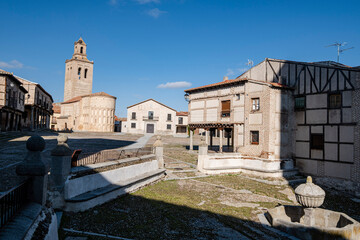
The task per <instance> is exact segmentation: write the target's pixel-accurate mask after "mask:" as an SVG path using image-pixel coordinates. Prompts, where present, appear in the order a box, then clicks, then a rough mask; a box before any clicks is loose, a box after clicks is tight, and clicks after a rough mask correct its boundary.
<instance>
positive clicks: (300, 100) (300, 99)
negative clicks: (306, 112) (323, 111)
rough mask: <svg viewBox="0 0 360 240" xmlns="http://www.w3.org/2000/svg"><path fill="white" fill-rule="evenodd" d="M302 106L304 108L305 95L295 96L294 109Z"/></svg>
mask: <svg viewBox="0 0 360 240" xmlns="http://www.w3.org/2000/svg"><path fill="white" fill-rule="evenodd" d="M304 108H305V97H296V98H295V109H304Z"/></svg>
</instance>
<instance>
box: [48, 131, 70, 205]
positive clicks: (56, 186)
mask: <svg viewBox="0 0 360 240" xmlns="http://www.w3.org/2000/svg"><path fill="white" fill-rule="evenodd" d="M57 141H58V144H57V145H56V147H55V148H54V149H53V150H51V174H50V178H49V201H50V202H51V203H52V206H53V207H54V208H56V209H60V208H62V207H63V206H64V204H65V201H64V187H65V181H66V179H67V177H68V176H69V174H70V171H71V154H72V151H71V149H70V148H69V146H68V145H67V141H68V137H67V136H65V135H59V136H58V138H57Z"/></svg>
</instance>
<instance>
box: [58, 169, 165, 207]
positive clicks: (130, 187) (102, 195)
mask: <svg viewBox="0 0 360 240" xmlns="http://www.w3.org/2000/svg"><path fill="white" fill-rule="evenodd" d="M165 171H166V170H165V169H158V170H156V171H152V172H149V173H146V174H142V175H139V176H137V177H134V178H131V179H128V180H126V181H121V182H117V183H115V184H109V185H107V186H105V187H101V188H98V189H95V190H93V191H89V192H86V193H83V194H80V195H77V196H75V197H72V198H69V199H65V211H71V212H79V211H85V210H87V209H90V208H93V207H95V206H97V205H100V204H103V203H105V202H108V201H110V200H112V199H115V198H117V197H118V196H121V195H124V194H127V193H129V192H133V191H135V190H137V189H139V188H141V187H143V186H146V185H148V184H150V183H152V182H155V181H157V180H159V179H161V178H162V177H164V175H165Z"/></svg>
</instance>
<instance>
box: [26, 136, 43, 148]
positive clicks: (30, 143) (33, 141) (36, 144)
mask: <svg viewBox="0 0 360 240" xmlns="http://www.w3.org/2000/svg"><path fill="white" fill-rule="evenodd" d="M26 148H27V149H28V150H29V151H33V152H36V151H40V152H41V151H42V150H44V149H45V140H44V138H42V137H40V136H38V135H35V136H32V137H30V138H29V139H28V140H27V141H26Z"/></svg>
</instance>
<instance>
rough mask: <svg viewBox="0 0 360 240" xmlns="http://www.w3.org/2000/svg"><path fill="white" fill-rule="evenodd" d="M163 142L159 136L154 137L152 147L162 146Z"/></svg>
mask: <svg viewBox="0 0 360 240" xmlns="http://www.w3.org/2000/svg"><path fill="white" fill-rule="evenodd" d="M163 145H164V144H163V143H162V141H161V136H157V137H156V141H155V142H154V145H153V146H154V147H162V146H163Z"/></svg>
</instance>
